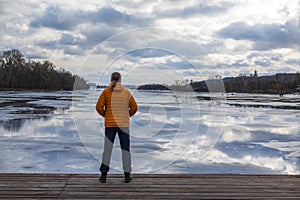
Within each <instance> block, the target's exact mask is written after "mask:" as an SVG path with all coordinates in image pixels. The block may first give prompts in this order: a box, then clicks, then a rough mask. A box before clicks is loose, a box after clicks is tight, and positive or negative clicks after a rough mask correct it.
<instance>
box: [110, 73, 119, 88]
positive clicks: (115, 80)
mask: <svg viewBox="0 0 300 200" xmlns="http://www.w3.org/2000/svg"><path fill="white" fill-rule="evenodd" d="M110 80H111V82H112V84H111V91H113V90H114V88H115V87H116V85H117V83H118V82H121V74H120V73H119V72H114V73H112V74H111V79H110Z"/></svg>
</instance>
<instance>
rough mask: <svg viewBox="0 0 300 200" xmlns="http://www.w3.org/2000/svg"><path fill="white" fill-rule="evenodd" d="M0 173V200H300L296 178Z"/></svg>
mask: <svg viewBox="0 0 300 200" xmlns="http://www.w3.org/2000/svg"><path fill="white" fill-rule="evenodd" d="M98 176H99V175H96V174H94V175H93V174H0V198H3V199H9V198H13V199H16V198H27V199H35V198H37V199H47V198H48V199H51V198H67V199H76V198H79V199H88V198H91V199H112V198H116V199H281V198H282V199H300V175H291V176H288V175H226V174H224V175H200V174H134V175H133V178H134V180H133V181H132V182H131V183H124V179H123V175H117V174H115V175H109V176H108V180H107V183H105V184H102V183H100V182H99V180H98Z"/></svg>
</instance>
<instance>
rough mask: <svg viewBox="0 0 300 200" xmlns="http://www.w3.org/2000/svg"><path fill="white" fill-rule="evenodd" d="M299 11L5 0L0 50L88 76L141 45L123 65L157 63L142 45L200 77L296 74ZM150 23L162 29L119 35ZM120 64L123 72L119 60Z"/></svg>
mask: <svg viewBox="0 0 300 200" xmlns="http://www.w3.org/2000/svg"><path fill="white" fill-rule="evenodd" d="M298 8H299V1H293V0H278V1H276V2H274V1H269V0H242V1H240V0H213V1H204V0H203V1H202V0H201V1H196V0H192V1H188V2H187V1H183V0H180V1H176V2H174V1H171V0H170V1H142V0H134V1H120V0H117V1H111V2H106V1H101V2H95V1H85V0H80V1H74V2H70V1H56V0H55V1H50V2H49V1H46V0H42V1H35V0H24V1H8V0H3V1H1V2H0V16H1V20H0V25H1V26H0V38H1V41H2V42H1V44H0V52H3V51H5V50H7V49H12V48H16V49H19V50H21V52H22V53H23V54H24V55H25V56H27V57H35V58H45V59H50V60H52V61H54V62H55V63H54V64H55V65H57V66H60V67H64V68H68V69H70V70H71V71H73V72H79V73H81V74H82V75H83V76H87V77H86V78H87V79H89V80H91V79H92V80H91V81H94V80H93V79H94V78H92V77H95V75H93V74H95V73H101V71H103V70H104V69H105V68H106V67H107V65H108V64H109V62H110V61H111V60H114V59H118V58H117V57H116V56H120V55H121V54H122V53H126V52H127V51H131V50H135V49H140V51H138V52H136V53H137V54H140V55H139V56H137V55H136V56H135V57H133V54H132V56H129V57H127V59H129V61H130V60H131V62H129V63H126V65H129V64H130V65H131V66H132V65H137V64H140V65H143V66H144V67H146V66H147V67H150V66H155V65H157V66H159V65H160V67H161V64H162V63H163V62H162V60H161V59H158V58H160V57H161V58H163V57H164V56H165V54H166V53H165V52H163V51H161V55H159V52H156V53H153V52H149V55H145V53H147V51H145V52H143V53H142V49H143V48H148V47H155V48H160V49H162V50H167V51H170V52H171V54H178V55H181V56H183V57H185V58H187V59H188V61H190V62H192V63H193V64H195V65H197V66H198V67H199V68H200V69H201V73H202V74H203V77H205V74H207V76H208V75H215V74H224V75H228V76H236V75H238V74H239V73H248V72H252V71H253V69H254V68H255V69H257V70H258V71H259V72H262V73H263V74H272V73H274V72H294V71H296V70H297V69H298V68H299V62H298V61H299V59H298V58H299V56H300V55H299V46H300V43H299V35H300V28H299V16H300V15H299V12H298ZM153 26H154V27H161V28H163V29H162V31H161V30H159V29H156V32H155V31H154V29H148V30H149V31H148V33H147V31H140V30H141V29H136V30H135V31H133V32H131V33H130V34H124V31H125V32H126V31H129V32H130V31H132V30H133V29H134V28H144V27H153ZM134 32H135V33H134ZM154 32H155V33H154ZM116 34H117V36H115V35H116ZM118 34H119V36H120V35H121V36H122V37H118ZM112 36H113V37H112ZM189 38H191V39H192V40H191V39H189ZM107 41H109V43H108V42H107ZM199 45H201V48H203V49H202V50H201V48H199ZM99 47H101V48H99ZM94 48H95V49H94ZM91 54H95V55H94V56H91ZM142 54H144V55H142ZM88 56H90V57H88ZM92 57H93V58H92ZM147 57H148V58H147ZM133 59H134V61H135V62H136V63H132V62H133ZM125 60H126V59H125ZM126 62H127V61H126ZM297 62H298V63H297ZM100 63H101V64H100ZM146 63H147V64H146ZM178 64H180V63H176V62H173V67H172V63H168V65H169V67H170V69H169V70H174V69H176V70H178V66H180V65H178ZM99 65H101V67H99ZM120 65H121V66H120V67H121V68H122V69H126V67H125V63H123V64H122V63H120ZM80 66H82V68H81V69H80ZM182 67H183V69H182V70H184V68H186V65H182ZM151 69H152V68H151ZM157 69H158V68H157ZM182 72H183V71H182ZM141 73H146V72H141ZM152 73H153V71H152ZM140 75H142V74H140ZM170 79H172V76H170ZM170 82H172V80H170Z"/></svg>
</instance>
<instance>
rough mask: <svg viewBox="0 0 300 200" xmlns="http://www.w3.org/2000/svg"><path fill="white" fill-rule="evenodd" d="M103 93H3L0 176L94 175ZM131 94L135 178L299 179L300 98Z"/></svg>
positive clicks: (115, 166) (117, 159)
mask: <svg viewBox="0 0 300 200" xmlns="http://www.w3.org/2000/svg"><path fill="white" fill-rule="evenodd" d="M101 91H102V90H101V89H95V88H92V89H90V90H82V91H58V92H18V91H2V92H0V172H1V173H17V172H24V173H33V172H35V173H98V168H99V164H100V160H101V154H102V149H103V141H104V136H103V134H104V132H103V130H104V127H103V119H102V118H101V117H100V116H99V115H98V114H97V113H96V111H95V103H96V101H97V99H98V96H99V94H100V93H101ZM131 92H132V93H133V95H134V96H135V98H136V101H137V103H138V105H139V110H138V112H137V114H136V115H135V116H134V117H132V118H131V129H130V131H131V152H132V161H133V173H175V174H176V173H201V174H202V173H203V174H207V173H217V174H218V173H219V174H220V173H221V174H223V173H230V174H299V173H300V131H299V130H300V123H299V122H300V95H285V96H284V97H281V98H280V97H279V96H278V95H263V94H235V93H228V94H217V93H214V94H211V93H193V92H179V91H178V92H176V91H143V90H134V89H132V90H131ZM121 172H122V166H121V152H120V145H119V140H118V138H116V141H115V146H114V150H113V155H112V161H111V173H121Z"/></svg>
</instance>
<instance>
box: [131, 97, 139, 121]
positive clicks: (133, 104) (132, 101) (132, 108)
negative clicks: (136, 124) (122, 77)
mask: <svg viewBox="0 0 300 200" xmlns="http://www.w3.org/2000/svg"><path fill="white" fill-rule="evenodd" d="M137 110H138V105H137V103H136V101H135V99H134V97H133V96H132V95H130V99H129V115H130V117H131V116H133V115H134V114H135V113H136V112H137Z"/></svg>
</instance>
